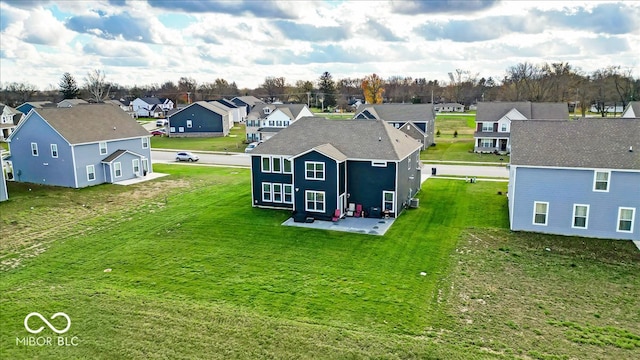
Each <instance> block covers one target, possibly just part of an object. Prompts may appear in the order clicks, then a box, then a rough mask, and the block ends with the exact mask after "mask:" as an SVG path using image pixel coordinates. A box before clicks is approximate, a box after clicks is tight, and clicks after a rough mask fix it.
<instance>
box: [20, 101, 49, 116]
mask: <svg viewBox="0 0 640 360" xmlns="http://www.w3.org/2000/svg"><path fill="white" fill-rule="evenodd" d="M56 106H58V104H56V103H54V102H51V101H28V102H26V103H22V104H20V105H19V106H17V107H16V110H18V111H20V112H21V113H23V114H25V115H26V114H28V113H29V110H31V109H33V108H38V109H42V108H45V107H56Z"/></svg>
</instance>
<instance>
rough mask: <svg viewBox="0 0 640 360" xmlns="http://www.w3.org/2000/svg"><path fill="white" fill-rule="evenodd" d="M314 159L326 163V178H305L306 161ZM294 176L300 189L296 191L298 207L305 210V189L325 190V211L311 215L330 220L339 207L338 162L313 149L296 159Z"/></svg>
mask: <svg viewBox="0 0 640 360" xmlns="http://www.w3.org/2000/svg"><path fill="white" fill-rule="evenodd" d="M307 161H314V162H322V163H324V180H307V179H305V172H306V169H305V162H307ZM294 178H295V181H296V183H295V188H296V189H298V190H297V191H295V193H294V198H295V206H296V209H298V210H300V211H305V200H306V199H305V191H307V190H313V191H324V192H325V211H324V212H323V213H318V212H313V213H310V214H312V215H311V216H313V217H315V218H317V219H321V220H330V219H331V216H332V215H333V212H334V210H335V209H337V208H338V189H339V187H338V184H336V180H337V179H338V164H337V163H336V161H335V160H334V159H331V158H329V157H327V156H325V155H322V154H320V153H318V152H316V151H311V152H309V153H307V154H304V155H302V156H300V157H297V158H295V161H294Z"/></svg>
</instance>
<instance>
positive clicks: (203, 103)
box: [169, 101, 228, 117]
mask: <svg viewBox="0 0 640 360" xmlns="http://www.w3.org/2000/svg"><path fill="white" fill-rule="evenodd" d="M196 105H198V106H202V107H203V108H205V109H207V110H210V111H213V112H214V113H216V114H218V115H221V116H225V115H227V114H228V112H227V111H225V110H223V109H221V108H219V107H218V106H216V105H213V104H210V103H208V102H206V101H196V102H194V103H192V104H190V105H189V106H187V107H183V108H182V109H180V110H178V111H176V112H172V113H171V114H170V115H169V117H171V116H174V115H175V114H177V113H179V112H181V111H184V110H186V109H188V108H190V107H192V106H196Z"/></svg>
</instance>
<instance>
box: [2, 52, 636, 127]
mask: <svg viewBox="0 0 640 360" xmlns="http://www.w3.org/2000/svg"><path fill="white" fill-rule="evenodd" d="M448 75H449V81H446V82H440V81H438V80H428V79H426V78H412V77H405V76H391V77H389V78H386V79H383V78H381V77H380V76H379V75H377V74H371V75H368V76H366V77H364V78H342V79H337V80H336V79H334V78H333V76H332V75H331V74H330V73H329V72H324V73H322V74H321V75H320V77H319V78H318V79H316V80H315V81H310V80H298V81H296V82H295V83H294V84H292V83H289V82H287V81H286V79H285V78H284V77H275V76H267V77H265V79H264V82H263V83H262V84H261V85H260V86H259V87H257V88H255V89H248V88H243V89H240V88H238V86H237V85H236V83H235V82H229V81H227V80H226V79H222V78H218V79H215V80H214V81H212V82H199V81H198V80H196V79H195V78H193V77H189V76H183V77H180V79H179V80H178V81H177V82H173V81H165V82H164V83H162V84H148V85H133V86H122V85H119V84H116V83H111V82H109V81H108V79H107V77H106V74H105V73H104V71H101V70H97V69H96V70H92V71H90V72H89V73H87V75H86V76H85V77H84V78H83V82H82V84H79V83H78V82H77V81H76V79H75V77H74V76H73V75H71V74H70V73H64V74H62V75H61V78H60V81H59V83H58V88H54V87H52V86H50V87H49V88H48V89H45V90H39V89H37V88H36V87H35V86H34V85H31V84H29V83H16V82H13V83H8V84H2V85H0V102H2V103H4V104H7V105H9V106H13V107H15V106H18V105H20V104H22V103H24V102H27V101H45V100H48V101H53V102H57V101H60V100H62V99H68V98H83V99H86V100H90V101H94V102H101V101H104V100H108V99H116V100H120V99H124V100H133V99H135V98H138V97H149V96H156V97H162V98H169V99H171V100H172V101H173V102H174V103H176V104H186V103H190V102H194V101H199V100H215V99H220V98H233V97H235V96H243V95H252V96H255V97H257V98H260V99H262V100H264V101H265V102H276V101H279V102H283V103H301V104H309V106H310V107H317V108H322V109H334V108H340V109H347V108H348V105H350V104H352V103H353V102H354V101H355V100H361V101H363V102H364V101H365V100H366V102H368V103H382V102H385V103H431V102H434V103H447V102H450V103H459V104H463V105H465V106H469V105H472V104H475V103H478V102H481V101H532V102H566V103H568V104H573V105H574V106H576V111H580V112H582V114H583V115H584V114H585V113H586V112H587V111H589V109H590V108H592V107H595V108H596V109H597V111H598V112H600V113H601V114H602V115H603V116H605V115H606V108H607V107H609V106H615V105H621V106H622V107H624V106H626V105H627V104H628V103H629V102H630V101H637V100H640V79H636V78H634V77H633V74H632V69H623V68H622V67H620V66H607V67H604V68H601V69H598V70H596V71H594V72H592V73H585V72H583V71H581V70H580V69H579V68H576V67H574V66H572V65H570V64H569V63H564V62H561V63H550V64H549V63H542V64H532V63H529V62H524V63H519V64H517V65H514V66H511V67H509V68H508V69H506V72H505V75H504V76H503V78H502V79H494V78H492V77H489V78H484V77H479V76H478V74H474V73H471V72H470V71H468V70H464V69H455V70H454V71H452V72H450V73H449V74H448Z"/></svg>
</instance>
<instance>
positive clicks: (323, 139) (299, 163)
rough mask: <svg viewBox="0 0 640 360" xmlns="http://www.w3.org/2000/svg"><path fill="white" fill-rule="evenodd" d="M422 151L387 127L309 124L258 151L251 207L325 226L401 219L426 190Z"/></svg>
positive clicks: (293, 126) (306, 121)
mask: <svg viewBox="0 0 640 360" xmlns="http://www.w3.org/2000/svg"><path fill="white" fill-rule="evenodd" d="M421 147H422V144H420V143H419V142H418V141H416V140H414V139H413V138H411V137H409V136H408V135H406V134H404V133H403V132H401V131H400V130H398V129H395V128H393V127H392V126H390V125H389V124H387V123H386V122H384V121H381V120H374V121H359V120H343V121H333V120H327V119H325V118H319V117H303V118H301V119H300V120H298V121H296V122H294V123H292V124H291V125H290V126H289V127H287V128H284V129H282V130H281V131H279V132H278V133H277V134H276V135H274V136H273V137H272V138H270V139H269V140H267V141H265V142H264V143H262V144H261V145H260V146H258V147H256V148H255V149H254V150H253V151H252V153H251V179H252V183H251V184H252V185H251V186H252V204H253V206H255V207H264V208H274V209H287V210H292V211H294V214H298V215H299V214H302V218H305V217H313V218H314V219H319V220H329V219H331V218H332V217H333V215H334V214H335V211H336V210H339V211H340V215H341V216H343V215H345V214H347V215H354V214H353V210H354V209H355V208H356V207H357V208H359V209H362V211H363V212H364V214H365V215H366V216H371V217H381V216H383V215H385V214H386V215H389V216H397V215H398V214H400V212H401V211H402V210H403V209H404V208H405V207H406V206H407V205H408V204H409V202H410V200H411V199H412V198H413V197H414V196H415V195H416V193H417V192H418V191H419V189H420V171H421V170H420V148H421ZM349 209H351V210H349ZM361 215H362V214H360V216H361ZM295 218H296V216H294V219H295Z"/></svg>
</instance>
